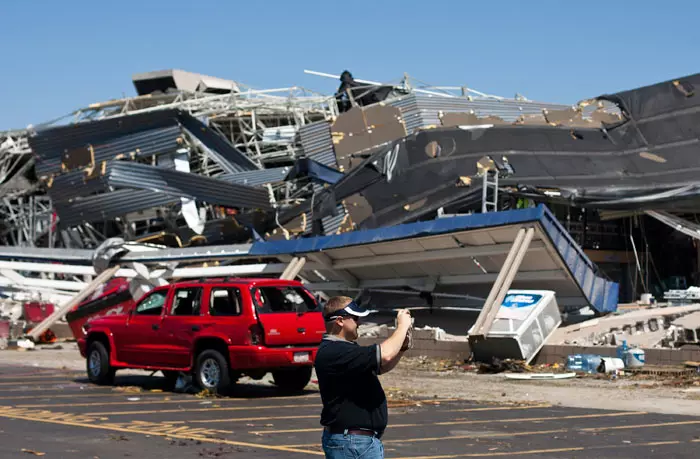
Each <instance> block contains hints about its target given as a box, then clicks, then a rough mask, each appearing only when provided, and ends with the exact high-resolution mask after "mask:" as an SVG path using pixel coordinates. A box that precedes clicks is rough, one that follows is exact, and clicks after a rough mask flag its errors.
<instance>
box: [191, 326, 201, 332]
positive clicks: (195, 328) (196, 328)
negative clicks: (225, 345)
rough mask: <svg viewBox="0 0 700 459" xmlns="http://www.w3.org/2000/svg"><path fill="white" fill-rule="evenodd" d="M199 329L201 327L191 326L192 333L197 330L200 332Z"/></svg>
mask: <svg viewBox="0 0 700 459" xmlns="http://www.w3.org/2000/svg"><path fill="white" fill-rule="evenodd" d="M201 329H202V327H200V326H199V325H193V326H192V331H199V330H201Z"/></svg>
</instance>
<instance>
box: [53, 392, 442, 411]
mask: <svg viewBox="0 0 700 459" xmlns="http://www.w3.org/2000/svg"><path fill="white" fill-rule="evenodd" d="M301 397H307V398H309V397H318V395H317V394H308V395H302V396H298V397H287V398H291V399H296V398H301ZM280 398H282V397H277V399H280ZM212 400H225V399H212ZM251 400H255V399H251ZM268 400H270V399H268ZM320 402H321V400H320V398H319V403H317V404H307V405H275V406H250V407H218V408H201V409H200V408H195V409H188V410H186V411H188V412H204V411H207V412H208V411H238V410H268V409H280V408H302V407H309V408H315V407H318V408H320V407H321V403H320ZM414 402H419V403H424V404H428V403H431V402H435V400H434V399H429V400H415V401H414ZM117 404H119V403H117ZM135 404H136V405H138V404H139V403H138V402H137V403H135ZM98 405H102V404H99V403H98ZM49 406H57V405H49ZM69 406H77V405H69ZM406 406H414V405H406ZM183 411H185V410H167V409H166V410H152V411H143V410H139V411H111V412H99V413H86V414H90V415H95V416H98V415H99V416H119V415H127V414H159V413H181V412H183Z"/></svg>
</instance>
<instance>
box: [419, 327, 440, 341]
mask: <svg viewBox="0 0 700 459" xmlns="http://www.w3.org/2000/svg"><path fill="white" fill-rule="evenodd" d="M435 332H436V330H417V329H414V330H413V338H414V339H433V340H434V339H435V338H436V335H435Z"/></svg>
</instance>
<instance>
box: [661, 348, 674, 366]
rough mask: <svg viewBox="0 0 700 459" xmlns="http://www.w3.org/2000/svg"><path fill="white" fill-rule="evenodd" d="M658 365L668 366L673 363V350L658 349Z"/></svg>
mask: <svg viewBox="0 0 700 459" xmlns="http://www.w3.org/2000/svg"><path fill="white" fill-rule="evenodd" d="M659 351H660V352H659V365H670V364H671V363H672V362H673V360H672V359H673V349H659Z"/></svg>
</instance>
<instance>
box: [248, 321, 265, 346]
mask: <svg viewBox="0 0 700 459" xmlns="http://www.w3.org/2000/svg"><path fill="white" fill-rule="evenodd" d="M248 339H249V340H250V344H253V345H261V344H263V328H262V327H261V326H260V324H255V325H251V326H250V328H249V329H248Z"/></svg>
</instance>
